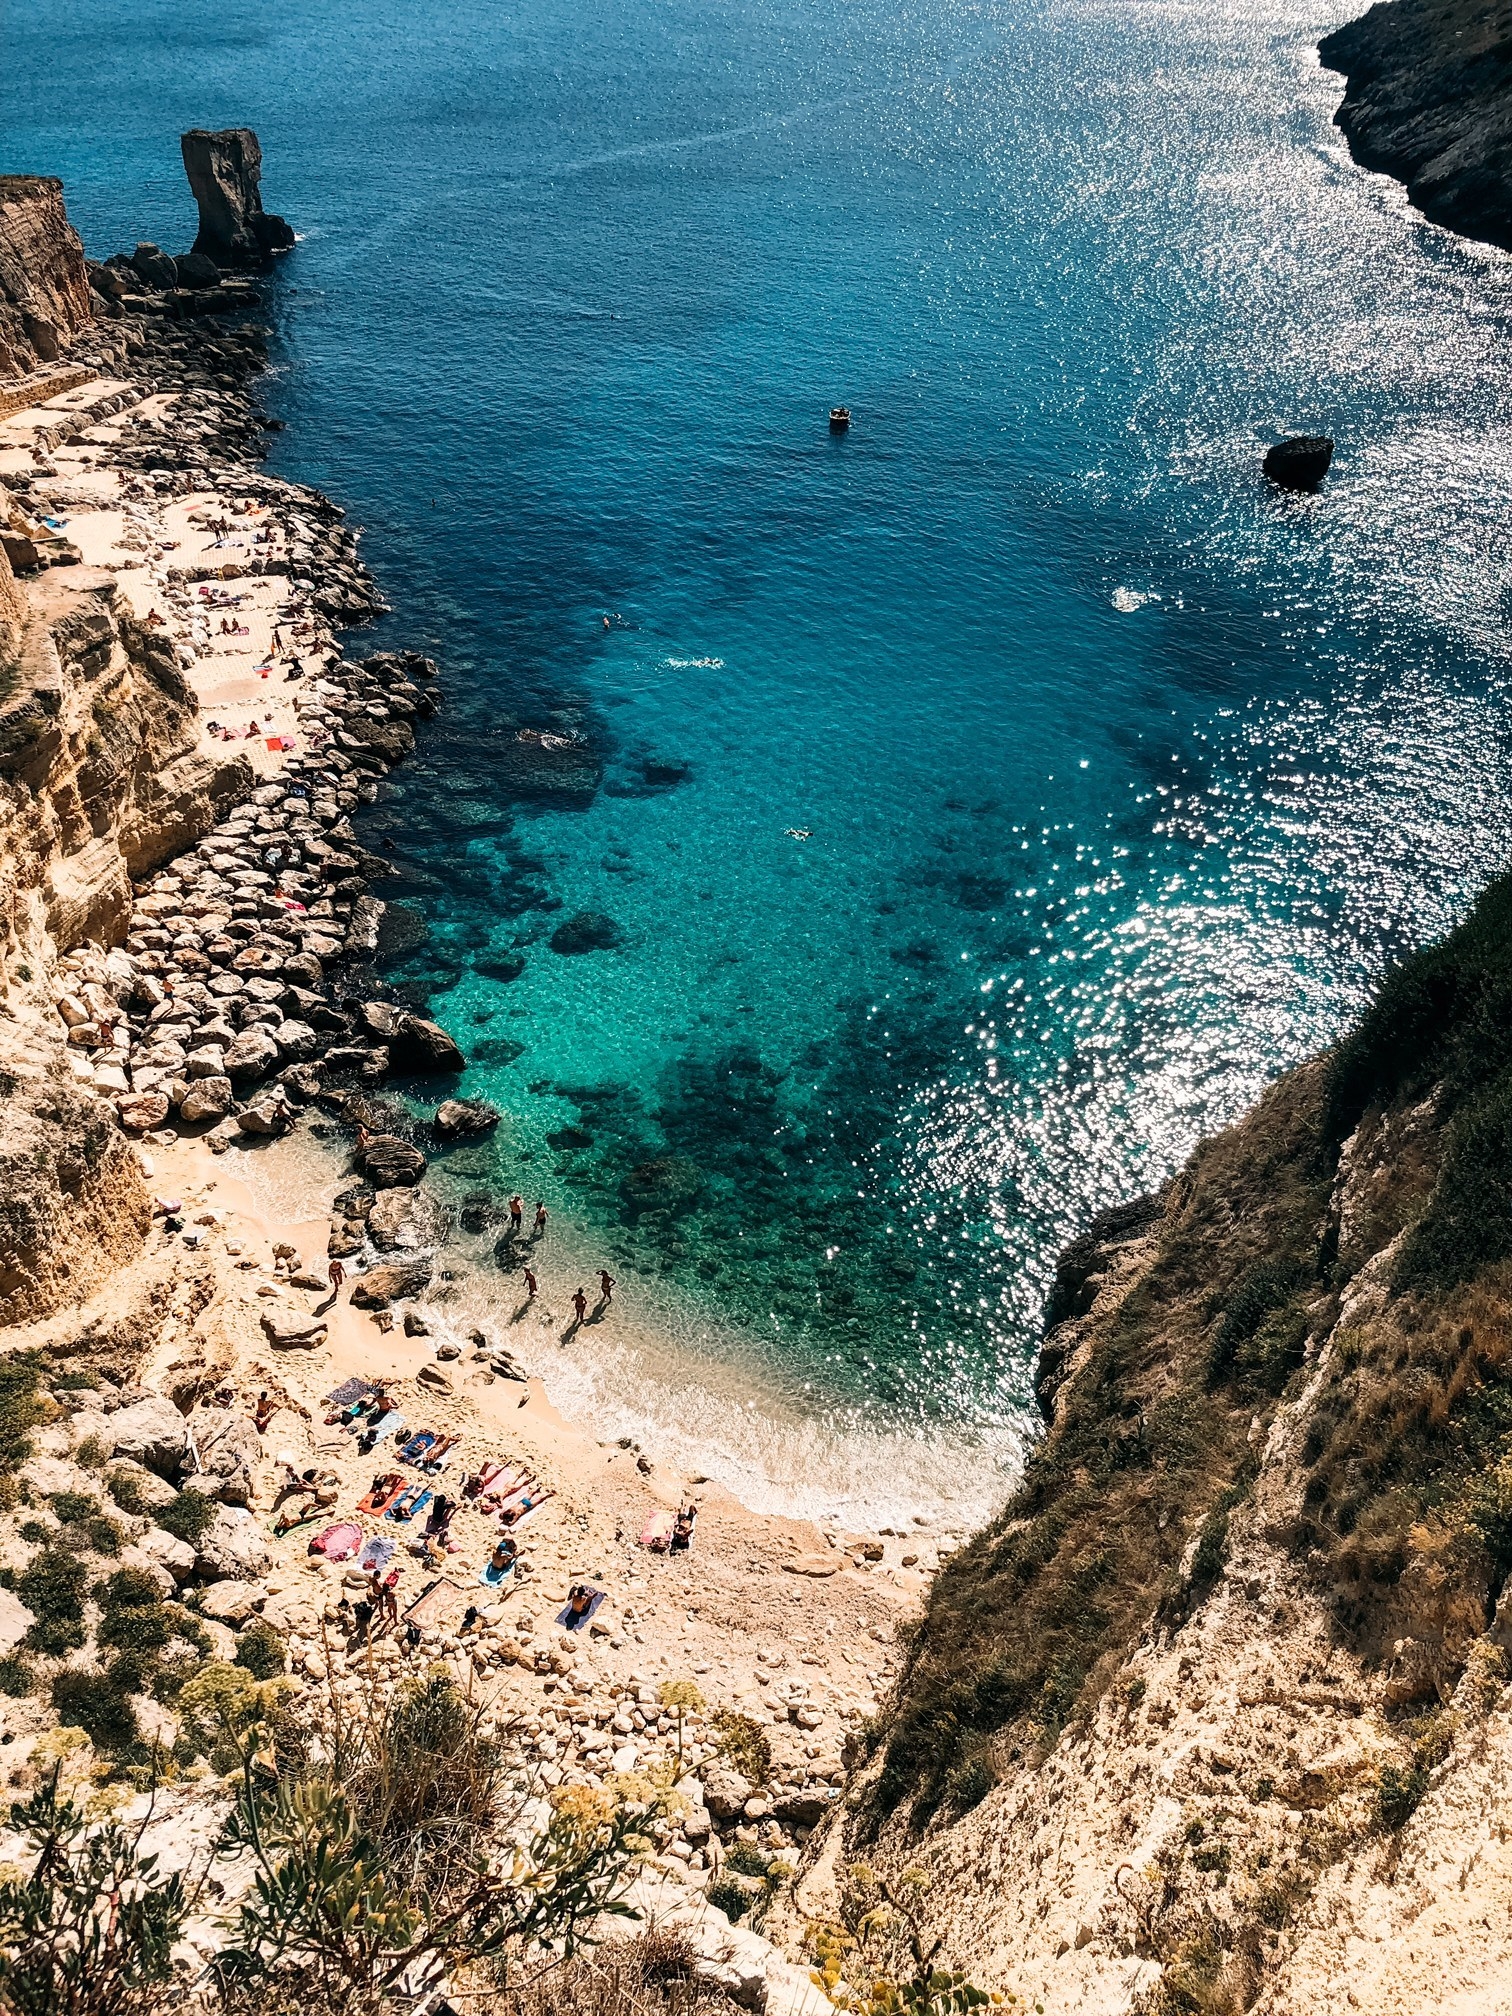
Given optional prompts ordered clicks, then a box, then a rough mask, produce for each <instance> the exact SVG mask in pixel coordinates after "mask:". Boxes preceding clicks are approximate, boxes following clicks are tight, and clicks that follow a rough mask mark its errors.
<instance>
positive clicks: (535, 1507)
mask: <svg viewBox="0 0 1512 2016" xmlns="http://www.w3.org/2000/svg"><path fill="white" fill-rule="evenodd" d="M555 1496H556V1493H555V1491H543V1492H542V1493H541V1495H540V1497H539V1498H531V1499H527V1500H526V1504H525V1510H524V1511H523V1512H522V1513H521V1514H520V1516H519V1518H518V1519H511V1520H510V1522H509V1524H508V1525H507V1526H506V1527H505V1528H504V1531H505V1532H506V1533H518V1532H519V1530H520V1528H521V1527H522V1526H523V1525H524V1524H525V1523H526V1521H527V1520H529V1519H534V1517H535V1515H536V1514H537V1512H539V1511H540V1509H541V1507H542V1506H543V1505H544V1504H545V1503H546V1501H547V1500H548V1499H549V1498H555Z"/></svg>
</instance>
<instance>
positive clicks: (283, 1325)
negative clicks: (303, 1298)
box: [262, 1309, 326, 1351]
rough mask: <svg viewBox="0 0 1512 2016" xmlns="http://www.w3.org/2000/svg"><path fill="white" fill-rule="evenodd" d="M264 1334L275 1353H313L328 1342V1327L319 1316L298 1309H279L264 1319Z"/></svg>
mask: <svg viewBox="0 0 1512 2016" xmlns="http://www.w3.org/2000/svg"><path fill="white" fill-rule="evenodd" d="M262 1327H263V1334H264V1336H266V1338H267V1340H268V1342H269V1343H270V1344H271V1345H272V1346H273V1348H274V1350H275V1351H313V1350H314V1349H315V1348H316V1346H317V1345H320V1344H324V1342H325V1341H326V1326H325V1324H324V1323H322V1322H321V1320H320V1318H319V1317H318V1316H304V1315H301V1314H300V1312H299V1311H298V1310H297V1309H279V1310H275V1311H272V1312H270V1313H269V1314H267V1315H265V1316H264V1317H263V1319H262Z"/></svg>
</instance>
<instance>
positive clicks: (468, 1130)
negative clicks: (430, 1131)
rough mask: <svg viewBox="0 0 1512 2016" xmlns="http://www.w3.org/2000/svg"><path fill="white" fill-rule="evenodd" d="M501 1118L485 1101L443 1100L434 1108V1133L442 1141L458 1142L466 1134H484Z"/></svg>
mask: <svg viewBox="0 0 1512 2016" xmlns="http://www.w3.org/2000/svg"><path fill="white" fill-rule="evenodd" d="M502 1118H503V1115H502V1114H501V1113H500V1111H499V1109H498V1107H497V1106H494V1105H491V1104H490V1103H489V1101H488V1100H487V1099H443V1100H442V1102H441V1104H440V1105H439V1106H438V1107H437V1108H436V1122H435V1125H436V1132H437V1133H438V1134H439V1135H440V1136H441V1138H442V1140H443V1141H460V1140H461V1139H462V1138H463V1136H464V1135H467V1134H486V1133H487V1132H488V1130H489V1129H490V1127H497V1126H498V1124H499V1122H500V1120H501V1119H502Z"/></svg>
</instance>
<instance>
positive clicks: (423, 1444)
mask: <svg viewBox="0 0 1512 2016" xmlns="http://www.w3.org/2000/svg"><path fill="white" fill-rule="evenodd" d="M435 1446H436V1437H435V1435H434V1433H433V1432H432V1431H431V1430H430V1429H429V1428H422V1429H421V1430H420V1433H419V1434H418V1435H411V1437H410V1439H409V1440H408V1442H406V1443H405V1445H404V1447H403V1448H402V1449H401V1450H400V1451H399V1461H400V1462H401V1463H418V1462H419V1461H420V1459H421V1457H422V1456H425V1455H426V1454H428V1452H429V1451H430V1450H432V1449H434V1448H435Z"/></svg>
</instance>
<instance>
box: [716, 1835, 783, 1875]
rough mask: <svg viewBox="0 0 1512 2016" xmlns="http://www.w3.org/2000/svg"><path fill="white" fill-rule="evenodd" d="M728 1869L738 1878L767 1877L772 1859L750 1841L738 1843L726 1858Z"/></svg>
mask: <svg viewBox="0 0 1512 2016" xmlns="http://www.w3.org/2000/svg"><path fill="white" fill-rule="evenodd" d="M725 1864H726V1867H727V1868H729V1869H731V1870H733V1872H734V1873H735V1875H737V1876H763V1877H764V1876H765V1875H766V1873H767V1870H768V1869H769V1868H770V1867H771V1866H772V1858H771V1857H770V1856H769V1855H763V1854H762V1852H761V1850H760V1849H759V1848H757V1847H755V1846H754V1845H753V1844H752V1843H751V1842H749V1841H737V1842H736V1843H735V1846H734V1847H733V1848H732V1849H731V1850H730V1852H729V1854H728V1855H726V1857H725Z"/></svg>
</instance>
